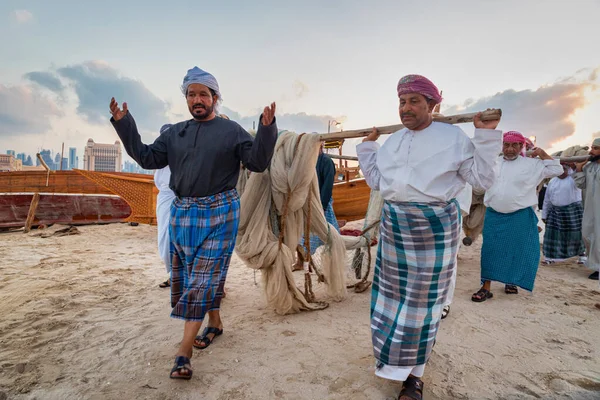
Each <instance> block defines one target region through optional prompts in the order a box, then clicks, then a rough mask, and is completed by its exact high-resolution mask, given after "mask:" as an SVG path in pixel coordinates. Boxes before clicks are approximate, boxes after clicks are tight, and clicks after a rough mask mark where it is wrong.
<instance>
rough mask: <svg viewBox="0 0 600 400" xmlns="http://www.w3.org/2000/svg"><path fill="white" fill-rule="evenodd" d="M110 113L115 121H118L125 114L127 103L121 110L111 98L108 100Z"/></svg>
mask: <svg viewBox="0 0 600 400" xmlns="http://www.w3.org/2000/svg"><path fill="white" fill-rule="evenodd" d="M110 113H111V114H112V116H113V118H114V119H115V121H118V120H120V119H121V118H123V117H124V116H125V115H126V114H127V103H123V109H122V110H121V109H120V108H119V103H117V101H116V100H115V98H114V97H113V98H112V99H111V100H110Z"/></svg>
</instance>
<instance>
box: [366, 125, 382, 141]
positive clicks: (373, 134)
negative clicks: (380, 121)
mask: <svg viewBox="0 0 600 400" xmlns="http://www.w3.org/2000/svg"><path fill="white" fill-rule="evenodd" d="M377 139H379V132H377V128H375V127H373V130H372V131H371V133H369V135H368V136H367V137H366V138H364V139H363V142H374V141H376V140H377Z"/></svg>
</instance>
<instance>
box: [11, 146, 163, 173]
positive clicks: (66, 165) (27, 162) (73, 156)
mask: <svg viewBox="0 0 600 400" xmlns="http://www.w3.org/2000/svg"><path fill="white" fill-rule="evenodd" d="M90 139H92V138H90ZM88 140H89V139H88ZM92 140H93V139H92ZM86 143H87V142H86ZM97 144H100V145H103V144H104V145H106V144H107V143H97ZM61 148H62V146H61ZM121 148H122V146H121ZM83 149H84V150H83V151H81V152H80V153H81V154H84V153H85V147H83ZM78 150H79V149H78V148H76V147H69V148H67V147H66V146H65V154H64V155H65V156H66V157H64V156H63V159H62V164H63V166H62V170H71V169H85V166H83V165H80V163H79V156H78ZM122 150H123V154H125V153H124V149H123V148H122ZM36 153H40V155H41V156H42V159H44V162H45V163H46V164H47V165H48V166H49V167H50V169H51V170H59V169H60V168H59V164H58V161H57V160H58V159H60V154H61V153H60V151H54V150H53V149H40V150H39V151H37V152H36ZM0 154H7V155H12V156H13V157H15V158H16V159H20V160H21V161H22V163H23V166H33V165H40V162H39V160H37V158H36V155H35V153H34V154H33V155H31V154H28V153H25V152H19V151H18V150H13V149H6V150H5V152H2V151H1V150H0ZM73 160H75V163H73ZM119 172H129V173H143V174H150V173H153V170H146V169H143V168H141V167H140V166H139V165H138V164H137V163H136V162H135V161H133V160H131V159H129V158H125V159H124V160H123V161H122V162H121V168H120V171H119Z"/></svg>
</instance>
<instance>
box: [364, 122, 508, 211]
mask: <svg viewBox="0 0 600 400" xmlns="http://www.w3.org/2000/svg"><path fill="white" fill-rule="evenodd" d="M500 151H502V131H499V130H491V129H475V136H474V137H473V139H469V137H468V136H467V135H466V134H465V133H464V132H463V130H462V129H460V128H459V127H457V126H454V125H450V124H445V123H442V122H433V123H432V124H431V125H429V126H428V127H427V128H425V129H423V130H420V131H412V130H410V129H407V128H404V129H402V130H400V131H398V132H395V133H393V134H392V135H391V136H390V137H389V138H388V139H387V140H386V141H385V143H384V144H383V145H382V146H379V144H378V143H376V142H371V141H369V142H363V143H360V144H359V145H358V146H356V153H357V155H358V161H359V163H360V168H361V170H362V172H363V174H364V176H365V180H366V181H367V184H368V185H369V186H370V187H371V188H372V189H374V190H380V192H381V196H382V197H383V198H384V199H385V200H389V201H396V202H417V203H434V202H447V201H450V200H452V199H453V198H456V196H457V195H458V194H459V192H460V191H461V190H463V188H464V187H465V182H468V183H470V184H471V185H472V186H474V187H478V188H483V189H487V188H489V187H490V186H491V185H492V183H493V182H494V177H495V175H496V173H495V171H494V169H495V166H496V162H497V159H498V158H497V156H498V153H499V152H500Z"/></svg>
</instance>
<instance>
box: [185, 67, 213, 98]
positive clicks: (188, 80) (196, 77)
mask: <svg viewBox="0 0 600 400" xmlns="http://www.w3.org/2000/svg"><path fill="white" fill-rule="evenodd" d="M192 83H199V84H201V85H204V86H206V87H207V88H209V89H212V90H214V91H215V93H216V94H217V96H219V100H218V101H217V103H218V104H220V103H221V101H222V100H223V97H222V96H221V92H220V91H219V83H218V82H217V80H216V79H215V77H214V76H213V75H212V74H210V73H208V72H206V71H204V70H201V69H200V68H198V67H194V68H192V69H188V72H187V74H186V76H185V77H184V78H183V84H182V85H181V92H182V93H183V95H184V96H186V95H187V90H188V87H189V86H190V85H191V84H192ZM218 104H217V105H218ZM215 108H216V107H215Z"/></svg>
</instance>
